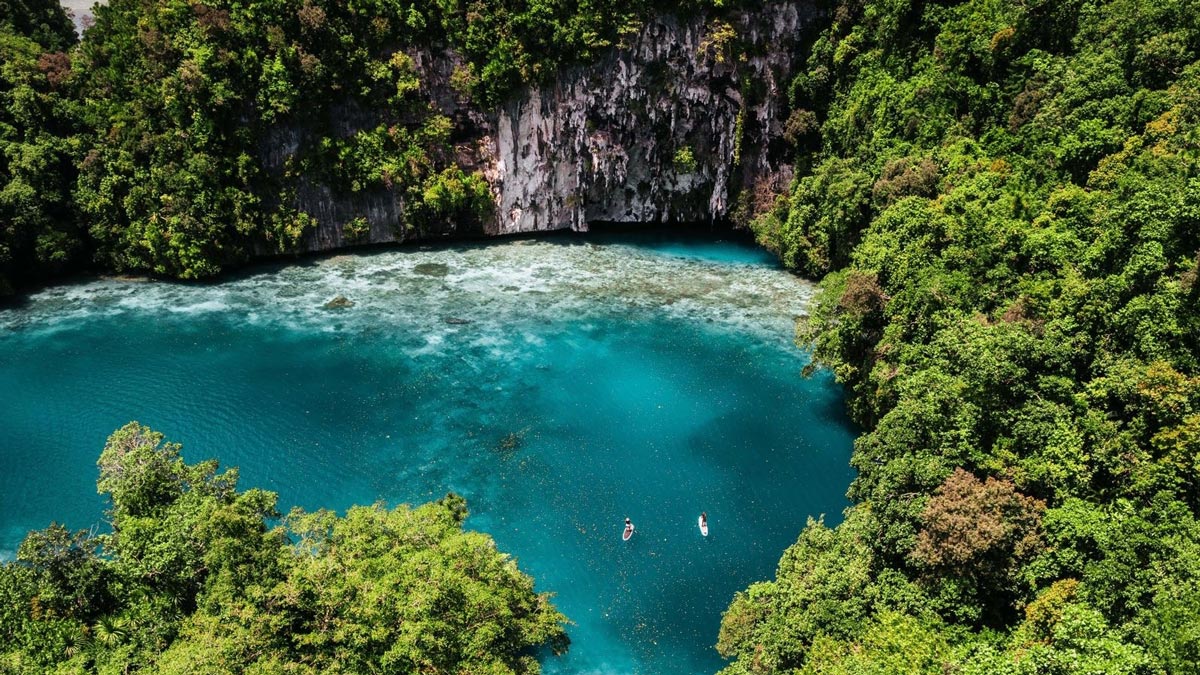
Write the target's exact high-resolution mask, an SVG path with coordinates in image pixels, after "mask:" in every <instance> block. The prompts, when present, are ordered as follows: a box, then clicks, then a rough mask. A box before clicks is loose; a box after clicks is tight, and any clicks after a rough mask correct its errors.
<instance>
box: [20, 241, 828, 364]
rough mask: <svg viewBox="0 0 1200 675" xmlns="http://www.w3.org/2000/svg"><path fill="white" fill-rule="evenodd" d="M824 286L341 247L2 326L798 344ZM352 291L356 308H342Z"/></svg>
mask: <svg viewBox="0 0 1200 675" xmlns="http://www.w3.org/2000/svg"><path fill="white" fill-rule="evenodd" d="M811 292H812V286H811V284H809V283H808V282H806V281H804V280H802V279H799V278H797V277H795V276H794V275H792V274H789V273H787V272H785V271H783V270H780V269H778V268H777V267H775V266H773V265H770V264H766V263H764V262H762V261H755V262H749V261H748V262H737V261H734V262H730V261H728V260H714V259H711V258H706V257H704V254H703V252H700V253H697V254H694V255H693V254H692V253H691V252H690V251H689V250H688V249H687V248H686V247H684V248H683V249H681V250H666V251H663V250H656V249H654V248H652V247H644V246H638V245H634V244H622V243H605V244H595V243H590V242H586V241H584V242H581V241H578V240H573V239H572V240H564V239H552V240H546V241H531V240H521V241H509V242H494V243H491V244H487V245H465V246H453V247H434V248H430V249H428V250H419V249H415V248H414V249H406V250H394V251H386V252H377V253H370V254H364V255H338V256H331V257H328V258H324V259H320V260H314V261H310V262H308V263H306V264H299V265H291V266H287V267H282V268H278V269H267V270H259V271H253V272H251V273H248V274H245V275H242V276H239V277H234V278H231V279H229V280H227V281H224V282H221V283H216V284H184V283H171V282H160V281H127V280H119V279H101V280H97V281H92V282H85V283H77V284H70V285H62V286H53V287H50V288H47V289H44V290H42V291H39V292H37V293H34V294H33V295H31V296H29V297H28V298H27V299H26V301H25V302H24V303H23V304H22V305H21V306H20V307H17V308H9V309H3V310H0V335H3V333H8V332H27V331H28V332H35V331H54V330H60V329H69V328H72V327H75V326H79V325H80V324H83V323H86V322H87V321H89V320H92V319H95V318H102V317H118V316H124V315H132V314H136V313H141V314H153V315H159V316H161V317H163V320H182V321H190V320H191V318H192V317H194V316H196V315H209V316H213V317H223V318H226V319H228V320H229V321H235V322H246V323H252V324H272V325H278V326H279V327H280V328H285V329H289V330H299V331H345V332H358V331H393V332H395V334H397V335H400V334H404V335H406V336H412V335H420V336H422V338H421V340H422V342H421V343H420V344H412V345H405V347H406V349H408V350H409V351H410V353H411V354H412V355H419V353H420V352H421V351H422V350H435V349H436V347H437V345H438V344H439V343H440V342H441V341H442V340H443V339H444V338H445V337H446V336H449V335H458V336H462V335H472V336H474V339H475V340H476V341H477V342H478V344H479V345H480V346H488V347H491V348H493V349H495V350H498V351H499V350H505V349H511V348H514V347H520V346H522V345H532V344H534V343H536V341H537V338H536V335H535V333H537V332H539V331H533V330H526V327H527V326H532V325H538V326H542V325H544V324H546V323H547V322H556V321H563V322H567V321H570V322H588V321H595V320H603V319H606V318H611V317H614V316H619V317H621V318H623V319H628V320H646V319H650V320H655V319H662V318H667V319H676V320H681V321H692V322H698V323H704V324H709V323H712V324H717V325H723V326H725V327H727V328H731V329H736V330H739V331H744V332H749V333H753V334H756V335H759V336H761V338H762V339H763V340H772V341H780V340H783V341H786V340H790V339H791V337H792V327H793V325H794V321H795V319H796V317H798V316H802V315H804V314H805V313H806V312H807V308H808V304H809V301H810V298H811ZM339 296H342V297H344V298H346V299H347V300H348V301H349V302H352V303H353V305H352V306H351V305H346V306H344V307H341V308H338V309H335V310H331V309H329V308H328V307H327V305H328V304H329V303H330V301H331V300H332V299H334V298H337V297H339ZM337 304H344V303H337ZM534 346H536V345H534Z"/></svg>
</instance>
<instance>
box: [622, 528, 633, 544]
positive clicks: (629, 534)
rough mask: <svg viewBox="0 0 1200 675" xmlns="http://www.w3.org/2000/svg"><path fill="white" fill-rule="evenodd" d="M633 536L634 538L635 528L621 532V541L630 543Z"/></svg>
mask: <svg viewBox="0 0 1200 675" xmlns="http://www.w3.org/2000/svg"><path fill="white" fill-rule="evenodd" d="M632 536H633V527H630V528H629V529H628V530H625V531H623V532H621V541H629V538H630V537H632Z"/></svg>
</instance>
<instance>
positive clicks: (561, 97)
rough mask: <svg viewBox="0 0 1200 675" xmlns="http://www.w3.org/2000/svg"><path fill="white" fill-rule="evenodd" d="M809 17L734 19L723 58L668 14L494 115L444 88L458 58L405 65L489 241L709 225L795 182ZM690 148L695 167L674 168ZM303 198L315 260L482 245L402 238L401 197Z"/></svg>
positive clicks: (762, 11) (313, 194) (305, 192)
mask: <svg viewBox="0 0 1200 675" xmlns="http://www.w3.org/2000/svg"><path fill="white" fill-rule="evenodd" d="M815 12H816V10H815V9H814V8H813V7H812V5H811V4H809V3H808V2H795V1H791V2H767V3H764V4H763V5H762V6H761V7H759V8H757V9H754V10H752V11H745V12H741V13H738V14H736V15H734V16H733V17H727V18H726V20H727V21H728V23H729V24H730V25H731V26H732V27H733V28H734V30H735V32H736V34H737V37H736V38H735V39H734V40H733V41H731V42H730V43H729V44H727V45H725V47H724V48H723V49H715V48H712V47H711V46H708V47H707V48H706V45H707V44H708V43H709V42H711V35H712V29H713V25H714V24H713V23H712V22H711V21H710V20H709V18H708V17H706V16H703V15H699V16H693V17H688V18H681V17H672V16H664V17H660V18H657V19H654V20H652V21H648V22H647V23H645V24H644V25H643V26H642V28H641V29H640V31H639V32H638V33H637V34H636V35H635V36H633V37H631V38H630V39H629V41H628V43H627V44H626V45H624V46H623V47H620V48H615V49H613V50H612V51H611V52H610V53H609V54H608V55H607V56H606V57H604V58H602V59H601V60H599V61H598V62H596V63H592V64H589V65H587V66H582V67H577V68H572V69H568V70H565V71H563V72H561V73H559V74H558V76H557V77H556V78H555V80H554V81H553V82H551V83H549V84H547V85H545V86H541V87H536V88H533V87H531V88H529V89H527V90H526V91H525V92H523V93H522V94H520V95H519V96H517V97H515V98H514V99H512V100H510V101H509V102H508V103H507V104H506V105H504V106H503V107H502V108H501V109H500V110H491V111H482V110H478V109H474V108H472V107H471V106H469V105H467V106H464V105H463V104H462V102H461V101H460V100H459V99H458V97H457V96H456V95H455V94H454V92H453V90H452V89H451V88H450V85H449V79H450V73H451V72H452V71H453V68H454V66H455V64H456V63H458V62H459V61H460V59H459V58H458V56H457V55H456V54H454V53H451V52H447V51H442V52H428V51H425V52H420V51H414V52H412V53H411V54H410V55H411V56H412V57H413V59H414V62H415V63H416V65H417V70H418V73H419V75H420V77H421V81H422V91H423V93H424V94H425V95H426V96H427V97H428V98H429V99H430V100H431V101H433V102H434V104H435V105H436V106H437V107H438V108H440V109H441V110H442V112H443V113H444V114H446V115H448V116H449V117H450V118H451V119H453V120H454V121H455V124H456V127H457V130H458V133H457V135H458V136H459V137H460V138H463V139H466V140H464V141H463V142H460V143H459V145H458V162H459V163H460V164H462V165H464V168H467V169H469V170H477V171H480V172H481V173H482V174H483V175H484V176H485V177H486V178H487V180H488V182H489V184H490V185H491V188H492V194H493V196H494V198H495V201H496V210H495V219H494V221H493V222H490V223H485V224H484V228H483V230H484V231H483V233H484V234H489V235H501V234H515V233H522V232H539V231H546V230H561V229H574V230H586V229H587V227H588V223H594V222H600V221H607V222H620V223H657V222H670V221H712V220H720V219H724V218H727V217H728V216H729V215H730V213H731V209H732V208H733V207H734V200H735V197H736V195H737V193H738V192H739V191H741V190H744V189H753V188H754V187H755V186H756V185H760V184H764V183H768V184H774V185H776V186H777V189H778V187H779V186H784V185H786V184H787V182H788V180H789V179H790V175H791V173H790V172H791V169H790V166H788V164H787V160H788V159H789V156H788V154H787V152H786V151H784V150H783V149H782V147H781V144H780V141H779V139H780V137H781V135H782V128H783V123H784V120H785V117H786V114H787V107H786V87H787V83H788V82H789V81H790V80H791V77H792V74H793V72H792V71H793V66H794V63H793V61H794V60H795V59H796V58H797V55H798V52H799V47H800V43H801V41H802V40H803V39H804V38H805V30H804V29H805V27H806V26H807V24H808V23H810V22H811V20H812V19H813V18H814V17H815ZM345 117H346V119H345V121H344V125H345V126H346V129H345V131H346V132H347V133H349V132H351V131H352V130H353V128H355V127H358V126H360V125H361V126H362V127H366V126H368V124H370V123H371V120H370V119H369V117H370V116H369V114H367V115H364V114H363V113H362V112H361V111H350V112H348V113H347V114H346V116H345ZM364 117H365V118H364ZM739 117H740V118H741V119H742V122H741V124H739V123H738V119H739ZM339 131H342V130H339ZM739 132H740V140H739V138H738V135H739ZM304 141H305V139H304V138H303V134H302V133H301V132H299V131H296V130H288V129H282V130H279V131H278V133H277V134H276V137H275V138H273V139H272V140H271V142H270V146H271V147H269V148H266V149H265V151H264V155H265V156H264V160H265V162H266V163H267V164H268V165H271V166H280V165H281V163H282V161H283V158H285V157H286V156H287V155H289V154H291V153H293V152H295V150H296V149H297V148H298V147H299V146H300V145H301V144H302V143H303V142H304ZM684 148H687V149H690V150H691V152H692V154H693V156H694V158H695V160H696V166H695V169H694V170H687V169H685V168H683V167H678V166H676V162H675V156H676V153H677V152H678V151H680V150H681V149H684ZM296 201H297V204H296V205H297V207H298V208H300V209H301V210H304V211H307V212H308V213H310V214H312V215H313V216H314V217H315V218H316V219H317V221H318V226H317V228H315V230H313V231H311V232H310V233H309V234H308V235H307V236H306V238H305V241H304V243H303V248H304V249H305V250H309V251H317V250H327V249H331V248H338V247H341V246H344V245H349V244H351V243H381V242H392V241H398V240H402V239H408V238H427V239H428V238H436V237H442V236H453V235H463V234H478V231H476V232H470V233H466V232H461V231H458V230H457V227H456V226H455V225H449V226H448V228H447V229H444V230H438V231H433V232H419V233H412V232H405V231H403V229H402V228H401V226H400V225H399V223H400V219H401V215H402V213H403V208H404V205H403V203H402V200H401V199H400V198H399V196H398V195H396V194H393V193H391V192H390V191H388V190H384V189H379V190H375V191H364V192H362V193H357V194H339V193H337V192H335V191H333V190H331V189H330V188H329V187H328V186H323V185H318V184H311V183H304V184H302V185H301V186H300V187H299V189H298V190H297V194H296ZM355 217H365V218H366V219H367V220H368V222H369V223H370V225H371V228H370V234H369V235H368V236H367V237H366V238H365V239H359V240H358V241H355V242H351V241H349V240H348V239H347V238H345V237H344V236H343V234H342V226H343V225H344V224H345V223H346V222H348V221H349V220H351V219H353V218H355Z"/></svg>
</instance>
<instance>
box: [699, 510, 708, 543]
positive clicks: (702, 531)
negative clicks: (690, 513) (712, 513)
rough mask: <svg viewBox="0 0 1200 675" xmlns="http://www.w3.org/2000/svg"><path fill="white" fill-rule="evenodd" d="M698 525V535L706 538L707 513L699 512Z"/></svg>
mask: <svg viewBox="0 0 1200 675" xmlns="http://www.w3.org/2000/svg"><path fill="white" fill-rule="evenodd" d="M699 524H700V534H702V535H704V536H706V537H707V536H708V513H707V512H705V511H701V512H700V518H699Z"/></svg>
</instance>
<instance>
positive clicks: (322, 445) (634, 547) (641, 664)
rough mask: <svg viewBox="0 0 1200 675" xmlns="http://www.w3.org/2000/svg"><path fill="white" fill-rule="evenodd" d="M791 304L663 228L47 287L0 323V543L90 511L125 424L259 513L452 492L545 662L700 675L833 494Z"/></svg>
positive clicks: (790, 291) (830, 507) (733, 261)
mask: <svg viewBox="0 0 1200 675" xmlns="http://www.w3.org/2000/svg"><path fill="white" fill-rule="evenodd" d="M338 295H341V296H344V297H346V298H347V299H349V300H350V301H351V302H353V303H354V304H353V306H350V307H344V308H340V309H328V308H326V303H327V302H329V301H330V300H331V299H333V298H334V297H336V296H338ZM809 295H810V287H809V286H808V284H806V283H805V282H803V281H801V280H798V279H796V278H795V277H793V276H791V275H789V274H786V273H784V272H782V271H781V270H779V269H778V268H777V267H776V266H774V265H773V264H771V263H770V262H769V260H767V259H765V258H764V256H763V254H762V253H761V252H760V251H757V250H755V249H753V248H749V247H746V246H742V245H739V244H732V243H727V242H715V241H711V240H696V239H680V238H662V237H659V238H646V237H642V238H629V237H626V238H612V237H609V238H588V239H582V240H581V239H555V240H546V241H532V240H525V241H513V242H507V243H496V244H491V245H487V246H483V245H480V246H459V247H448V248H432V249H428V250H425V249H420V250H419V249H403V250H395V251H390V252H385V253H374V254H369V255H357V256H335V257H328V258H324V259H319V260H314V261H310V262H306V263H304V264H297V265H292V266H287V267H282V268H278V269H270V270H259V271H257V272H254V273H250V274H246V275H243V276H240V277H238V278H235V279H231V280H228V281H225V282H223V283H220V284H214V285H185V284H168V283H157V282H133V281H118V280H101V281H94V282H89V283H82V284H76V285H70V286H60V287H53V288H49V289H46V290H44V291H41V292H39V293H37V294H35V295H33V296H31V297H30V298H29V299H28V301H27V302H26V303H25V304H24V305H23V306H22V307H20V308H17V309H9V310H4V311H0V410H3V411H4V412H3V413H0V415H2V418H0V456H2V457H3V460H4V463H5V466H6V468H7V469H8V470H7V471H5V472H3V474H0V555H2V554H3V552H4V551H8V552H10V555H11V551H12V550H14V549H15V547H16V545H17V544H18V543H19V541H20V538H21V536H22V533H23V532H24V531H26V530H28V529H30V528H38V527H44V526H45V525H47V524H48V523H49V522H50V521H51V520H58V521H65V522H66V523H67V524H69V525H70V526H72V527H88V526H90V525H91V524H93V523H95V522H98V521H99V520H100V519H101V517H102V510H103V504H102V503H101V501H100V499H99V497H97V496H96V495H95V460H96V456H97V455H98V453H99V450H100V448H101V447H102V445H103V442H104V438H105V437H106V436H107V434H108V433H110V432H111V431H112V430H113V429H115V428H116V427H118V426H120V425H122V424H124V423H125V422H127V421H129V420H131V419H137V420H139V421H141V422H143V423H146V424H149V425H151V426H153V427H155V428H157V429H159V430H161V431H163V432H164V433H166V434H167V436H168V437H169V438H171V439H173V440H177V441H180V442H182V443H184V454H185V456H186V457H187V458H188V459H189V460H190V461H196V460H198V459H202V458H205V457H216V458H218V459H220V460H221V461H222V463H224V464H226V465H237V466H240V467H241V471H242V485H243V487H250V486H259V487H264V488H268V489H271V490H276V491H278V492H279V493H280V501H281V507H282V508H283V509H284V510H286V509H287V508H289V507H290V506H292V505H299V506H303V507H305V508H318V507H330V508H337V509H344V508H345V507H347V506H349V505H351V504H355V503H370V502H374V501H377V500H384V501H386V502H389V503H398V502H420V501H425V500H428V499H431V498H436V497H439V496H441V495H442V494H443V493H445V492H446V491H448V490H454V491H457V492H459V493H461V494H463V495H465V496H466V497H467V499H468V502H469V505H470V508H471V511H472V516H471V518H470V519H469V521H468V525H469V526H470V527H473V528H476V529H480V530H484V531H486V532H488V533H490V534H491V535H492V536H494V537H495V538H496V540H497V543H498V544H499V546H500V547H501V548H502V549H504V550H505V551H508V552H511V553H512V554H513V555H515V556H516V557H517V558H518V560H519V562H520V564H521V566H522V567H523V569H525V570H526V571H528V572H530V573H531V574H533V575H534V576H535V577H536V579H537V582H538V587H539V589H542V590H549V591H553V592H555V593H557V598H556V602H557V603H558V605H559V607H560V608H561V609H562V610H563V611H564V612H565V613H566V614H567V615H568V616H569V617H570V618H571V619H572V620H573V621H574V622H575V624H574V625H573V626H572V627H571V628H570V633H571V637H572V640H573V644H572V647H571V651H570V653H569V654H568V655H567V656H566V657H564V658H561V659H549V660H548V661H547V662H546V670H547V671H548V672H562V673H610V672H611V673H654V674H661V675H671V674H675V673H680V674H683V673H703V672H713V671H715V670H716V669H718V668H719V667H720V666H721V660H720V659H719V658H718V657H717V655H716V653H715V652H714V651H713V650H712V645H713V643H714V642H715V641H716V633H717V627H718V625H719V623H720V613H721V611H722V610H723V609H724V608H725V607H726V606H727V604H728V602H729V600H730V598H731V597H732V595H733V593H734V592H735V591H736V590H739V589H741V588H744V587H745V586H746V585H748V584H749V583H751V582H753V581H757V580H761V579H766V578H769V577H771V576H772V575H773V573H774V567H775V564H776V562H777V561H778V559H779V556H780V554H781V553H782V551H783V549H784V548H785V547H786V546H787V545H788V544H790V543H791V542H793V541H794V540H795V537H796V535H797V534H798V532H799V531H800V529H801V528H802V527H803V525H804V521H805V519H806V518H807V517H809V516H817V515H820V514H822V513H825V514H828V516H827V519H828V520H832V521H836V520H838V519H839V518H840V516H839V514H840V511H841V509H842V508H843V507H844V506H845V500H844V497H843V493H844V491H845V488H846V486H847V485H848V483H849V480H850V478H851V475H850V469H849V466H848V457H849V452H850V445H851V440H852V430H851V429H850V428H849V427H848V426H847V424H846V422H845V420H844V419H843V417H842V415H841V398H840V393H839V392H838V390H837V389H836V388H835V386H834V385H833V383H832V382H831V380H830V379H829V378H828V377H826V376H821V375H818V376H817V377H814V378H812V379H808V380H806V379H803V378H801V377H800V376H799V371H800V369H801V368H802V367H803V365H804V364H805V362H806V359H805V356H804V354H802V353H801V352H800V351H799V350H797V349H796V348H795V347H794V345H793V344H792V332H793V325H794V320H795V318H796V317H797V316H800V315H802V314H803V313H804V312H805V311H806V307H807V303H808V301H809ZM701 510H706V511H707V512H708V514H709V518H710V523H711V528H712V531H711V536H709V537H708V538H702V537H701V536H700V535H699V532H698V531H697V528H696V516H697V515H698V514H699V512H700V511H701ZM626 516H629V517H631V518H633V519H634V522H635V523H637V528H638V529H637V534H636V535H635V536H634V537H633V539H632V540H631V541H630V542H628V543H624V542H622V541H621V539H620V531H621V524H622V522H623V520H624V518H625V517H626Z"/></svg>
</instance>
